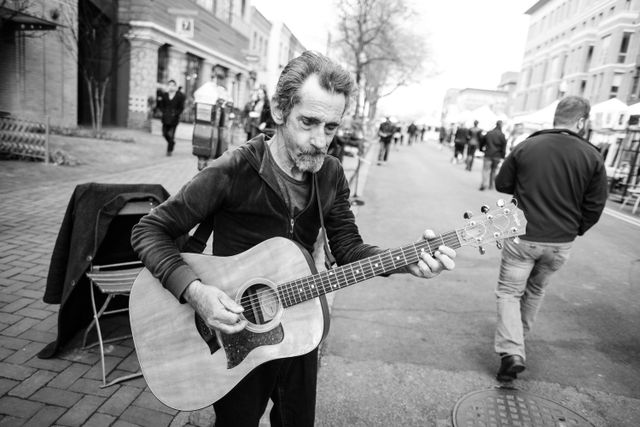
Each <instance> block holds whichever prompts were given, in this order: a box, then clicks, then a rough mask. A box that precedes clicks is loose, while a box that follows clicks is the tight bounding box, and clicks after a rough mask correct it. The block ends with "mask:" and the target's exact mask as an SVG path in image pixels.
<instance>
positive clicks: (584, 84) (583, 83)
mask: <svg viewBox="0 0 640 427" xmlns="http://www.w3.org/2000/svg"><path fill="white" fill-rule="evenodd" d="M586 90H587V81H586V80H582V81H581V82H580V96H582V97H584V93H585V92H586Z"/></svg>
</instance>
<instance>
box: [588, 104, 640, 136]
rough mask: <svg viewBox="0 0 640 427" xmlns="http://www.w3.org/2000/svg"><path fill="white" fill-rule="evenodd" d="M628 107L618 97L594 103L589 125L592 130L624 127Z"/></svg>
mask: <svg viewBox="0 0 640 427" xmlns="http://www.w3.org/2000/svg"><path fill="white" fill-rule="evenodd" d="M629 109H630V107H629V106H628V105H627V104H625V103H624V102H622V101H620V100H619V99H618V98H611V99H608V100H606V101H603V102H600V103H598V104H595V105H593V106H592V107H591V126H592V128H593V129H594V130H599V129H624V127H625V123H626V120H625V117H626V116H627V115H628V110H629ZM638 114H640V113H638Z"/></svg>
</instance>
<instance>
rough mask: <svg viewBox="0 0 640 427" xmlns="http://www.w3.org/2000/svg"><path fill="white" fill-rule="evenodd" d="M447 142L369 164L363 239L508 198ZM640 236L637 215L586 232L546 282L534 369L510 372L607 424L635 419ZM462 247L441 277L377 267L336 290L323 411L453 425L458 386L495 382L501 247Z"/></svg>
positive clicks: (393, 238)
mask: <svg viewBox="0 0 640 427" xmlns="http://www.w3.org/2000/svg"><path fill="white" fill-rule="evenodd" d="M374 150H375V148H374ZM450 156H451V152H450V151H449V150H448V149H446V148H445V149H444V150H442V151H439V149H438V146H437V144H436V143H434V142H430V143H423V144H417V145H414V146H411V147H407V146H402V147H400V148H399V151H396V150H393V151H392V152H391V155H390V159H389V162H388V164H385V165H382V166H376V165H372V166H371V170H370V172H369V174H368V177H367V184H366V188H365V190H364V193H363V194H362V199H363V200H364V201H365V205H364V206H362V207H360V208H359V214H358V224H359V227H360V230H361V233H362V235H363V237H364V240H365V242H369V243H373V244H377V245H379V246H382V247H397V246H401V245H403V244H406V243H410V242H412V241H415V240H416V239H417V238H418V237H419V236H420V234H421V232H422V230H423V229H424V228H432V229H434V230H435V231H437V232H446V231H450V230H453V229H457V228H461V227H463V226H464V223H465V220H464V219H463V216H462V215H463V213H464V212H465V211H466V210H471V211H473V213H474V214H479V213H480V207H481V205H483V204H487V205H490V206H491V207H494V206H495V201H496V200H497V199H498V198H507V195H504V194H500V193H497V192H495V191H484V192H480V191H478V187H479V182H480V169H481V167H482V161H481V160H477V159H476V162H475V164H474V170H473V171H472V172H466V171H465V170H464V166H463V165H462V164H460V165H452V164H451V163H449V159H450ZM507 199H508V198H507ZM617 209H618V205H617V204H612V205H611V206H609V207H608V210H614V211H616V210H617ZM638 241H640V227H638V225H632V224H630V223H628V222H624V221H622V220H620V219H617V218H615V217H613V216H611V215H608V214H604V215H603V216H602V218H601V220H600V222H599V223H598V224H597V225H596V226H595V227H594V228H592V229H591V230H590V231H589V232H587V234H586V235H585V236H583V237H582V238H578V239H577V241H576V242H575V244H574V248H573V251H572V254H571V259H570V261H569V262H568V264H567V265H565V266H564V267H563V269H561V270H560V272H559V273H558V274H557V275H556V277H555V278H554V280H553V282H552V284H551V285H550V287H549V289H548V291H547V295H546V297H545V302H544V304H543V306H542V309H541V311H540V314H539V316H538V320H537V323H536V325H535V327H534V330H533V332H532V335H531V336H530V338H529V339H528V340H527V353H528V358H527V370H526V371H525V372H524V373H522V374H521V375H520V376H519V379H518V380H516V381H515V382H514V383H513V386H515V387H517V388H519V389H522V390H528V391H530V392H533V393H536V394H538V395H541V396H543V397H546V398H547V399H550V400H552V401H555V402H558V403H560V404H563V405H564V406H566V407H568V408H570V409H572V410H574V411H576V412H578V413H580V414H581V415H582V416H584V417H586V418H587V419H588V420H590V421H591V422H592V423H594V424H595V425H598V426H629V427H631V426H637V425H638V423H639V422H640V362H639V361H638V358H637V355H638V354H640V337H639V336H638V334H637V331H638V330H640V312H639V311H638V303H637V301H638V297H639V296H640V246H639V245H638ZM457 254H458V256H457V258H456V268H455V270H454V271H452V272H443V273H442V274H441V275H440V276H439V277H437V278H435V279H431V280H420V279H417V278H414V277H412V276H409V275H394V276H391V277H389V278H374V279H372V280H370V281H369V282H366V283H362V284H359V285H356V286H354V287H350V288H347V289H345V290H343V291H339V292H338V293H337V294H336V296H335V300H334V304H333V311H332V325H331V331H330V334H329V337H328V339H327V341H326V342H325V343H324V346H323V351H322V366H321V369H320V379H319V396H318V408H317V414H318V415H317V424H318V425H321V426H329V425H330V426H390V425H403V426H426V425H428V426H445V425H447V426H448V425H451V411H452V409H453V407H454V405H455V403H456V401H457V400H458V399H460V398H461V397H463V396H464V395H465V394H467V393H469V392H471V391H474V390H481V389H486V388H491V387H494V386H496V385H498V384H499V383H498V382H497V381H496V380H495V379H494V376H495V372H496V370H497V368H498V365H499V358H498V357H497V355H495V354H494V353H493V328H494V325H495V318H496V314H495V296H494V294H493V290H494V287H495V285H496V280H497V275H498V268H499V263H500V252H499V250H498V249H497V248H496V247H495V246H493V245H491V246H487V247H486V254H485V255H480V253H479V252H478V250H477V249H475V248H472V247H463V248H460V249H459V250H458V251H457Z"/></svg>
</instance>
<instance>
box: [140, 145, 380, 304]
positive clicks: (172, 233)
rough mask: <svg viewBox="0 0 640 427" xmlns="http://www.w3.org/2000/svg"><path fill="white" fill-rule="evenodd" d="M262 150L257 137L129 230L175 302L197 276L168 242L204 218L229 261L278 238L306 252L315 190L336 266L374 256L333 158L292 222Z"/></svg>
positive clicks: (216, 248)
mask: <svg viewBox="0 0 640 427" xmlns="http://www.w3.org/2000/svg"><path fill="white" fill-rule="evenodd" d="M268 149H269V148H268V146H267V144H266V142H265V141H264V136H263V135H259V136H258V137H256V138H254V139H252V140H251V141H249V142H248V143H246V144H244V145H242V146H240V147H238V148H237V149H235V150H233V151H228V152H226V153H225V154H224V155H223V156H221V157H219V158H218V159H216V160H215V161H213V162H212V163H211V165H210V166H209V167H207V168H205V169H204V170H202V171H201V172H200V173H198V174H197V175H196V176H195V177H194V178H193V179H192V180H191V181H190V182H188V183H187V184H186V185H185V186H184V187H183V188H182V189H181V190H180V191H179V192H178V193H176V194H175V195H174V196H172V197H170V198H169V199H168V200H167V201H166V202H164V203H162V204H161V205H160V206H158V207H157V208H155V209H154V210H153V211H152V212H151V213H150V214H148V215H146V216H145V217H143V218H142V219H141V220H140V222H139V223H138V224H137V225H136V226H135V227H134V229H133V232H132V236H131V244H132V246H133V249H134V250H135V251H136V252H137V253H138V255H139V256H140V259H141V260H142V261H143V262H144V264H145V265H146V266H147V268H149V270H150V271H151V273H152V274H153V275H154V276H155V277H156V278H158V279H159V280H160V282H161V283H162V284H163V286H164V287H165V288H167V289H168V290H169V291H170V292H172V293H173V294H174V296H176V298H178V299H181V295H182V293H183V292H184V290H185V289H186V287H187V286H188V285H189V284H190V283H191V282H192V281H194V280H196V279H198V276H197V275H196V273H195V272H194V271H193V270H192V269H191V267H189V266H188V265H187V264H186V263H185V262H184V261H183V260H182V257H181V256H180V252H179V250H178V248H177V247H176V244H175V243H174V241H175V240H176V239H177V238H179V237H180V236H184V235H185V234H186V233H188V232H189V231H190V230H191V229H193V227H195V226H196V225H198V224H199V223H200V222H202V221H204V220H205V219H206V218H208V217H211V216H213V224H214V226H213V227H214V228H213V229H214V232H213V235H214V239H213V255H216V256H231V255H236V254H238V253H241V252H244V251H245V250H247V249H250V248H252V247H253V246H255V245H257V244H259V243H261V242H263V241H264V240H267V239H269V238H272V237H278V236H279V237H286V238H289V239H291V240H293V241H296V242H298V243H300V244H301V245H302V246H303V247H304V248H305V249H306V250H307V251H309V252H311V251H312V250H313V245H314V243H315V241H316V238H317V237H318V231H319V229H320V216H319V213H318V212H319V210H318V203H317V196H316V192H319V194H320V199H321V204H322V212H323V214H324V223H325V228H326V230H327V236H328V239H329V244H330V248H331V252H332V254H333V255H334V257H335V258H336V261H337V263H338V264H339V265H342V264H347V263H350V262H354V261H357V260H360V259H362V258H365V257H368V256H372V255H375V254H377V253H379V252H380V251H381V249H379V248H377V247H376V246H371V245H366V244H364V243H363V242H362V238H361V237H360V233H359V231H358V228H357V226H356V223H355V218H354V215H353V212H352V211H351V208H350V207H351V205H350V203H349V193H350V191H349V186H348V182H347V179H346V177H345V174H344V171H343V169H342V166H341V165H340V162H339V161H338V160H337V159H335V158H333V157H331V156H327V157H326V158H325V161H324V164H323V166H322V168H321V169H320V170H319V171H318V172H317V187H316V185H315V183H314V184H313V185H312V189H311V194H310V197H309V201H308V203H307V205H306V207H305V208H304V209H303V210H302V211H300V212H299V213H298V214H297V215H296V216H295V217H291V216H290V213H289V209H288V207H287V206H286V203H285V201H284V199H283V198H282V196H281V195H280V190H279V187H278V183H277V181H276V175H275V173H276V172H275V171H273V170H272V168H271V167H269V163H268V161H267V159H266V157H265V150H268ZM314 181H316V180H313V181H312V182H314ZM211 285H215V283H211Z"/></svg>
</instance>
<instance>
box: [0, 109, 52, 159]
mask: <svg viewBox="0 0 640 427" xmlns="http://www.w3.org/2000/svg"><path fill="white" fill-rule="evenodd" d="M49 152H50V150H49V117H47V118H46V120H45V123H40V122H36V121H31V120H24V119H19V118H16V117H0V153H2V154H8V155H11V156H15V157H17V158H30V159H36V160H44V162H45V163H49Z"/></svg>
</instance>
